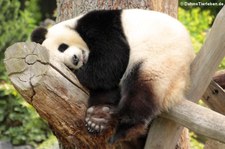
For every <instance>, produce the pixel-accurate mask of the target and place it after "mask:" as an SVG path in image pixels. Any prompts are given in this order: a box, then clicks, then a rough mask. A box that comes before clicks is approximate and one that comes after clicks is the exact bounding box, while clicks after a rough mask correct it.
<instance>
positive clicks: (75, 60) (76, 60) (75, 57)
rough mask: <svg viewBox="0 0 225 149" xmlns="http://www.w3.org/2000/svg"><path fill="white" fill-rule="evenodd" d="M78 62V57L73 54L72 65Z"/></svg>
mask: <svg viewBox="0 0 225 149" xmlns="http://www.w3.org/2000/svg"><path fill="white" fill-rule="evenodd" d="M78 62H79V58H78V57H77V56H76V55H74V56H73V64H74V65H77V64H78Z"/></svg>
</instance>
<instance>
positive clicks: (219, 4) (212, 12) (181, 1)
mask: <svg viewBox="0 0 225 149" xmlns="http://www.w3.org/2000/svg"><path fill="white" fill-rule="evenodd" d="M185 2H188V3H198V2H201V3H206V2H208V3H216V4H217V6H212V5H211V6H210V5H209V6H207V5H205V6H204V4H198V5H193V6H190V5H184V3H185ZM179 4H180V7H182V8H183V9H185V10H191V9H193V8H199V9H201V10H202V11H204V10H208V11H209V12H210V15H212V16H216V15H217V14H218V12H219V11H220V9H221V8H222V7H223V6H222V4H223V5H225V1H224V0H213V1H212V0H199V1H196V0H179ZM182 4H183V5H182Z"/></svg>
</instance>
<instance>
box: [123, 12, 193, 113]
mask: <svg viewBox="0 0 225 149" xmlns="http://www.w3.org/2000/svg"><path fill="white" fill-rule="evenodd" d="M122 25H123V28H124V32H125V35H126V37H127V40H128V42H129V44H130V48H131V51H130V61H129V64H128V67H127V70H126V72H125V74H124V76H123V78H122V81H121V82H123V79H124V78H126V76H127V74H129V72H130V70H131V68H132V67H133V66H134V64H136V63H137V62H140V61H142V60H144V63H143V66H142V67H141V74H140V75H141V77H143V78H142V79H143V81H149V83H151V85H152V86H153V87H154V92H155V94H156V95H157V96H158V99H159V103H160V104H161V106H162V108H163V109H167V108H169V107H170V106H171V105H173V104H174V103H175V102H177V100H179V99H182V98H183V96H184V91H185V89H186V87H187V85H188V82H189V71H190V69H189V67H190V63H191V62H192V60H193V58H194V51H193V48H192V44H191V40H190V37H189V34H188V32H187V30H186V29H185V28H184V26H183V25H182V24H181V23H180V22H179V21H177V20H176V19H174V18H172V17H170V16H168V15H165V14H162V13H159V12H154V11H146V10H138V9H132V10H124V11H123V13H122Z"/></svg>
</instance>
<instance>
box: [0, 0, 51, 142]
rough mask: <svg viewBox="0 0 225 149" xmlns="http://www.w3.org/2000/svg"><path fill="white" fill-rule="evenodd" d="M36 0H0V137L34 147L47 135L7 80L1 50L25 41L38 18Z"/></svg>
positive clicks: (45, 129)
mask: <svg viewBox="0 0 225 149" xmlns="http://www.w3.org/2000/svg"><path fill="white" fill-rule="evenodd" d="M38 2H39V0H23V1H18V0H0V24H1V27H0V35H1V36H0V124H1V125H0V134H1V135H0V140H10V141H11V142H12V143H13V144H14V145H22V144H30V145H33V146H37V145H38V144H39V143H41V142H43V140H45V139H46V138H48V136H49V135H50V134H51V133H50V130H49V129H48V126H47V125H46V124H45V123H44V122H43V121H42V120H41V119H40V117H39V116H38V114H37V113H36V112H35V110H34V109H33V108H32V107H31V106H30V105H29V104H27V103H26V102H25V101H24V99H22V98H21V96H20V95H19V94H18V93H17V92H16V90H15V89H14V88H13V87H12V85H10V83H9V82H8V81H7V77H6V74H5V69H4V66H3V56H4V51H5V49H6V48H7V47H8V46H10V45H12V44H13V43H15V42H19V41H26V40H27V39H28V37H29V35H30V33H31V31H32V30H33V29H34V27H35V24H36V23H37V21H39V19H40V17H41V16H40V13H39V12H38V11H39V7H38V5H37V4H38Z"/></svg>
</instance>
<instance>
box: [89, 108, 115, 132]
mask: <svg viewBox="0 0 225 149" xmlns="http://www.w3.org/2000/svg"><path fill="white" fill-rule="evenodd" d="M113 111H114V110H113V108H112V107H109V106H105V105H104V106H103V105H101V106H92V107H90V108H88V109H87V113H86V118H85V123H86V124H85V126H86V127H87V130H88V132H89V133H93V134H96V133H101V132H102V131H104V130H106V129H107V128H109V126H110V122H111V121H112V114H113V113H114V112H113Z"/></svg>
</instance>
